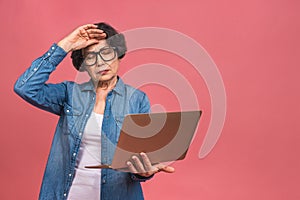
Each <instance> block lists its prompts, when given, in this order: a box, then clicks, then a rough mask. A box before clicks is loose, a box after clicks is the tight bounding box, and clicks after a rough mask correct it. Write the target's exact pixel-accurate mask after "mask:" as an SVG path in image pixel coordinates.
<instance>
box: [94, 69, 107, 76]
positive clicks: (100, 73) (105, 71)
mask: <svg viewBox="0 0 300 200" xmlns="http://www.w3.org/2000/svg"><path fill="white" fill-rule="evenodd" d="M108 72H109V69H104V70H99V71H98V72H96V74H97V75H105V74H107V73H108Z"/></svg>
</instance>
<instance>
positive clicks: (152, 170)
mask: <svg viewBox="0 0 300 200" xmlns="http://www.w3.org/2000/svg"><path fill="white" fill-rule="evenodd" d="M140 157H141V159H140V158H138V157H137V156H132V158H131V161H127V163H126V164H127V166H128V169H129V170H130V172H131V173H135V174H138V175H140V176H144V177H149V176H152V175H153V174H156V173H158V172H160V171H163V172H167V173H173V172H175V169H174V168H173V167H171V166H166V165H164V164H162V163H159V164H155V165H152V164H151V161H150V160H149V158H148V156H147V154H145V153H143V152H142V153H140Z"/></svg>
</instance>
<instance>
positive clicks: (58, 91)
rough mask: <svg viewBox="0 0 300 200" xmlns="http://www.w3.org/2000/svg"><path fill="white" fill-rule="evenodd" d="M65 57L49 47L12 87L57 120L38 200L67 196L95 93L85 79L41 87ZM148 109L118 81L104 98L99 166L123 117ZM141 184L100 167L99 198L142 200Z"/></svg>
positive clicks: (142, 98) (115, 138)
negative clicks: (57, 117) (56, 117)
mask: <svg viewBox="0 0 300 200" xmlns="http://www.w3.org/2000/svg"><path fill="white" fill-rule="evenodd" d="M66 55H67V53H66V52H65V51H64V50H63V49H61V48H60V47H59V46H57V45H56V44H53V45H52V46H51V48H50V49H49V50H48V51H47V52H46V53H45V54H44V55H43V56H41V57H40V58H38V59H36V60H35V61H33V63H32V65H31V66H30V68H29V69H27V70H26V71H25V72H24V74H23V75H22V76H21V77H20V78H19V79H18V80H17V82H16V83H15V87H14V90H15V92H16V93H17V94H18V95H19V96H21V97H22V98H23V99H25V100H26V101H28V102H29V103H31V104H32V105H34V106H36V107H38V108H41V109H43V110H46V111H49V112H51V113H54V114H56V115H59V116H60V118H59V121H58V124H57V127H56V131H55V134H54V138H53V142H52V146H51V150H50V154H49V157H48V162H47V166H46V169H45V173H44V177H43V182H42V186H41V191H40V196H39V199H41V200H60V199H66V198H67V196H68V192H69V189H70V186H71V184H72V180H73V177H74V173H75V170H74V169H75V161H76V156H77V154H78V150H79V146H80V142H81V138H82V136H83V131H84V128H85V125H86V123H87V120H88V118H89V116H90V115H91V112H92V110H93V108H94V104H95V96H96V93H95V90H94V86H93V84H92V82H91V81H89V82H86V83H83V84H77V83H74V82H69V81H65V82H63V83H59V84H46V82H47V80H48V79H49V76H50V74H51V73H52V72H53V71H54V70H55V69H56V67H57V65H58V64H59V63H60V62H61V61H62V60H63V59H64V57H65V56H66ZM149 110H150V104H149V100H148V98H147V96H146V94H145V93H143V92H142V91H140V90H137V89H134V88H133V87H130V86H128V85H126V84H124V83H123V81H122V80H121V79H120V78H119V79H118V82H117V84H116V86H115V88H114V89H113V90H112V91H110V92H109V94H108V96H107V98H106V106H105V110H104V119H103V124H102V134H101V137H102V138H101V139H102V140H101V161H102V164H110V163H111V161H112V157H113V154H114V150H115V145H116V143H117V141H118V138H119V133H120V128H121V125H122V123H123V119H124V116H125V115H126V114H128V113H147V112H149ZM145 180H147V179H146V178H144V177H140V176H138V175H135V174H131V173H126V172H119V171H114V170H111V169H103V170H102V175H101V200H106V199H122V200H126V199H128V200H129V199H130V200H134V199H143V193H142V189H141V185H140V181H145Z"/></svg>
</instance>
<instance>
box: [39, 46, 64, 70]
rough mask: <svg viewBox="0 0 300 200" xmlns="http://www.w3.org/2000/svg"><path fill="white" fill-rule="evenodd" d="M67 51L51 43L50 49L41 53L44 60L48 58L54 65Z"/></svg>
mask: <svg viewBox="0 0 300 200" xmlns="http://www.w3.org/2000/svg"><path fill="white" fill-rule="evenodd" d="M67 54H68V53H67V52H66V51H65V50H63V49H62V48H61V47H59V46H58V45H57V44H55V43H54V44H53V45H52V46H51V47H50V49H49V50H48V51H47V52H46V53H45V54H44V55H43V58H44V60H47V59H48V60H49V62H50V63H52V64H53V65H54V66H57V65H58V64H59V63H60V62H61V61H62V60H63V59H64V58H65V57H66V55H67Z"/></svg>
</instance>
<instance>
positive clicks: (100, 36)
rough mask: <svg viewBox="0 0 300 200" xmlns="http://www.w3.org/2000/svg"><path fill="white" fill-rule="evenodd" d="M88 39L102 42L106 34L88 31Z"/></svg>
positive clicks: (97, 30)
mask: <svg viewBox="0 0 300 200" xmlns="http://www.w3.org/2000/svg"><path fill="white" fill-rule="evenodd" d="M86 32H87V34H88V37H89V38H90V39H97V40H102V39H105V38H106V33H104V32H103V30H100V29H89V30H87V31H86Z"/></svg>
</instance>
